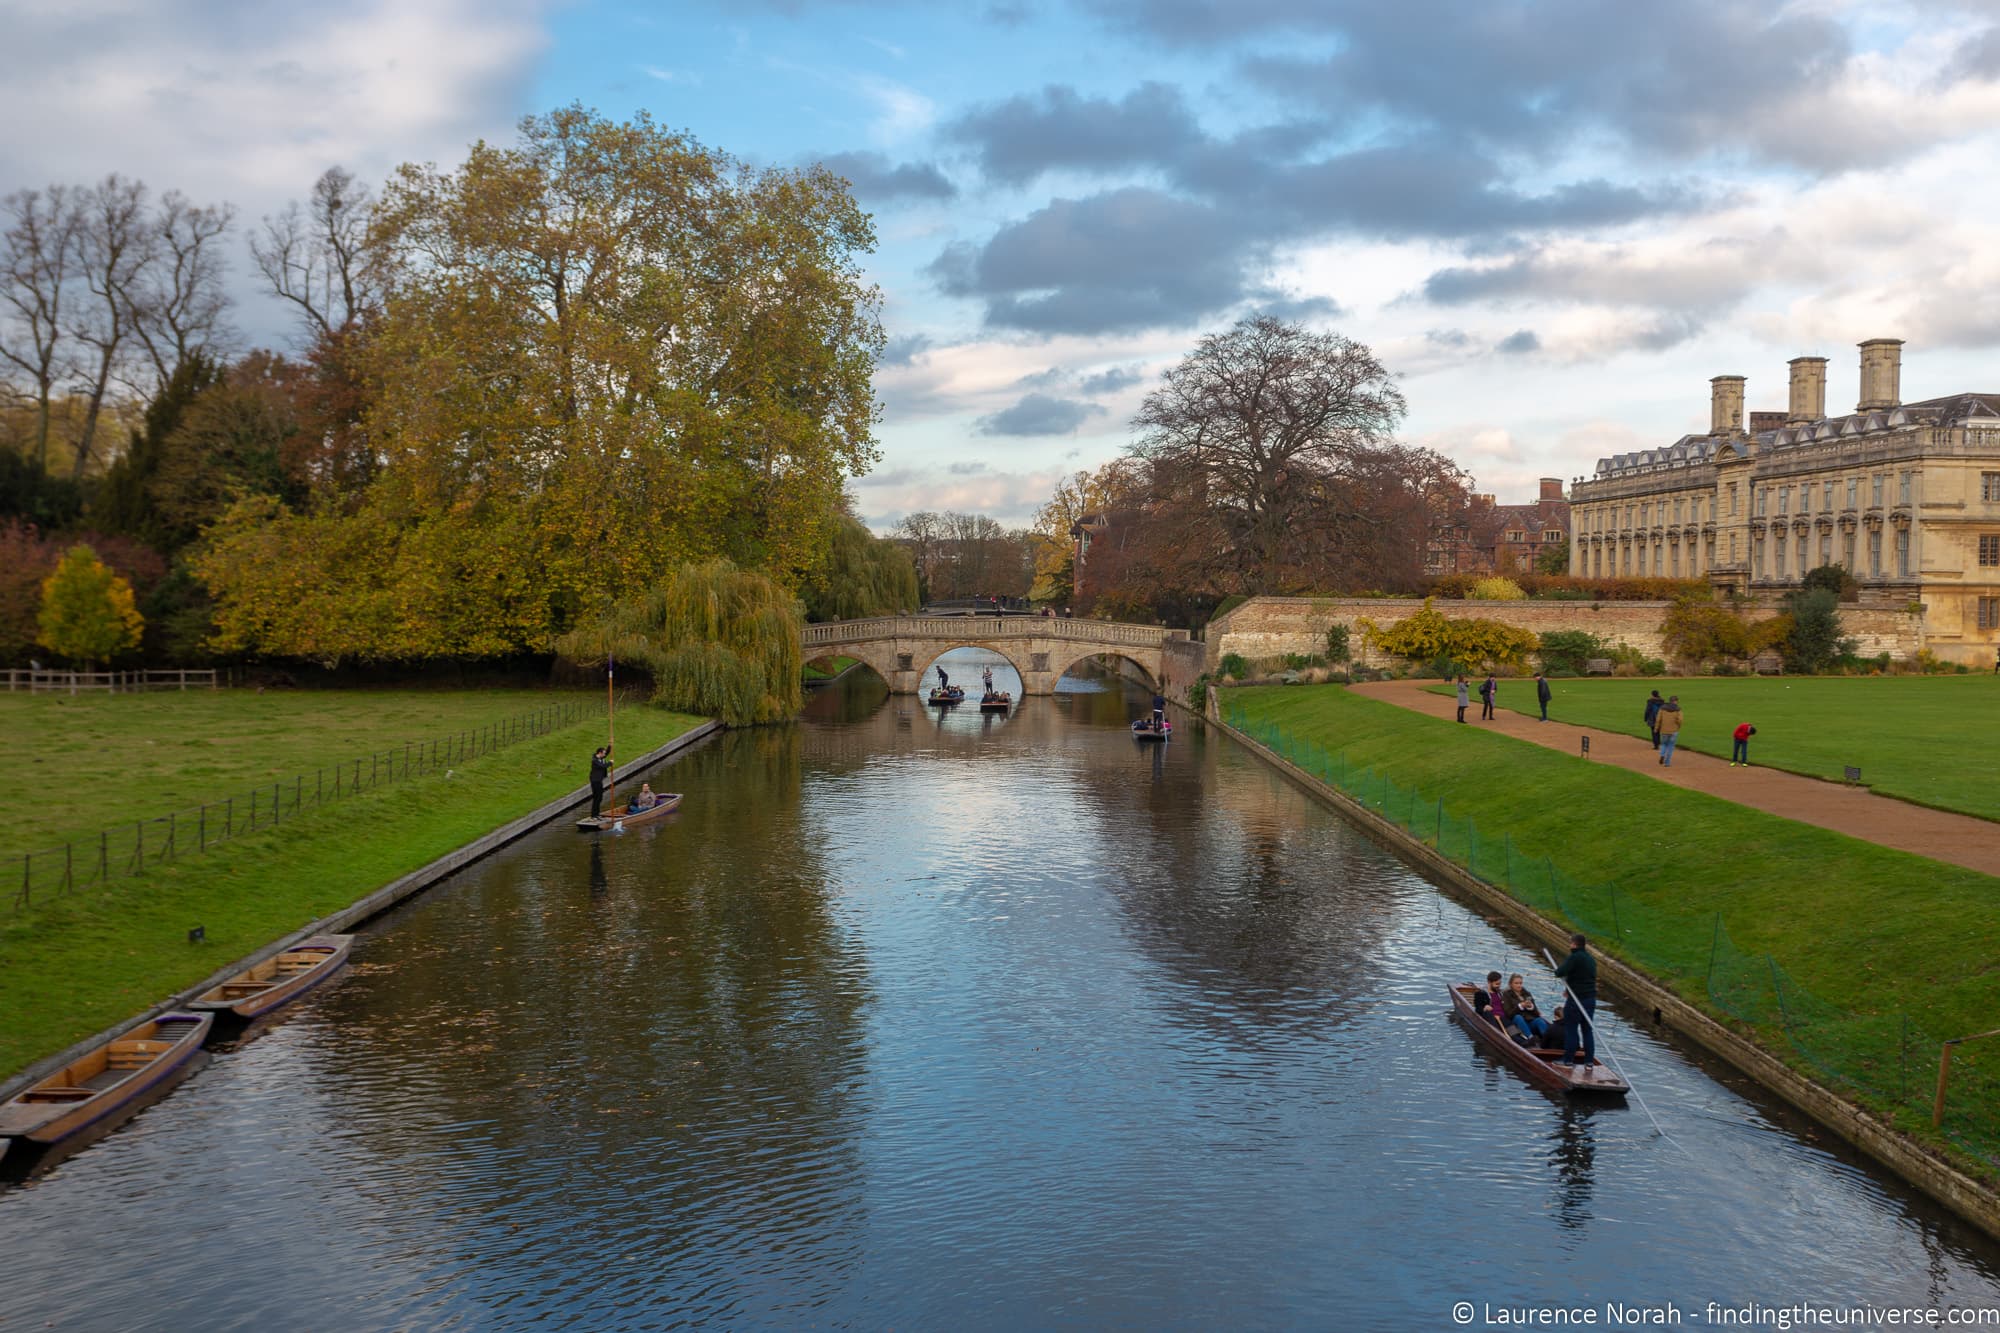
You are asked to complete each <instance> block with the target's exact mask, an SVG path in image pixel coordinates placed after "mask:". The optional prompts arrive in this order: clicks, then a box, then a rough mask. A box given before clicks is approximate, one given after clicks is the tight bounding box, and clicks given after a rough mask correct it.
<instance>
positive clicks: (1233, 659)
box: [1220, 653, 1250, 680]
mask: <svg viewBox="0 0 2000 1333" xmlns="http://www.w3.org/2000/svg"><path fill="white" fill-rule="evenodd" d="M1220 669H1221V671H1222V674H1223V675H1224V676H1228V677H1231V678H1232V679H1235V680H1241V679H1243V677H1245V676H1247V675H1249V674H1250V664H1249V663H1248V662H1246V661H1244V660H1243V654H1241V653H1224V654H1223V655H1222V665H1221V668H1220Z"/></svg>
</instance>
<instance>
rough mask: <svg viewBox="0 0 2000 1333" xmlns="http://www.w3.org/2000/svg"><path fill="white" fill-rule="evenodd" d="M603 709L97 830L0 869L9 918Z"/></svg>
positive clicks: (496, 730)
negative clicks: (9, 897) (8, 892)
mask: <svg viewBox="0 0 2000 1333" xmlns="http://www.w3.org/2000/svg"><path fill="white" fill-rule="evenodd" d="M603 713H604V701H603V700H601V699H600V700H596V701H594V702H593V701H590V700H586V699H582V698H579V699H569V700H563V701H560V702H557V703H553V704H549V705H546V706H545V707H542V708H537V709H533V710H531V711H529V712H526V713H521V714H518V715H516V716H513V717H509V718H505V719H502V720H501V721H498V722H494V723H490V724H488V725H486V726H482V727H474V728H470V729H468V730H463V731H456V732H451V733H449V734H446V735H442V736H431V737H427V738H425V739H422V740H408V741H404V742H403V743H402V744H401V745H392V746H389V747H388V748H386V749H382V750H375V751H372V752H371V753H368V754H365V755H361V756H359V757H357V758H353V759H346V760H343V761H341V762H340V763H337V764H334V765H332V766H330V767H325V768H316V769H314V770H312V771H311V772H310V773H295V774H293V775H292V776H291V777H289V778H283V779H280V780H278V781H274V782H268V783H259V784H257V785H256V786H254V787H251V788H249V789H248V790H245V791H239V792H235V793H232V794H230V795H228V796H225V797H223V798H222V799H220V800H216V801H208V802H205V803H203V804H201V805H198V806H188V807H185V808H183V809H179V810H169V811H168V812H167V813H165V814H162V815H151V816H148V817H146V818H143V819H135V820H133V821H132V822H131V823H129V824H120V825H118V826H116V827H115V828H108V829H102V830H100V831H98V832H97V833H94V834H90V835H87V836H85V837H83V838H79V839H73V840H71V841H69V842H65V843H63V844H62V845H61V846H59V847H50V848H45V849H43V850H41V851H33V852H25V853H21V854H18V855H15V856H10V857H8V858H6V859H5V860H4V861H0V876H5V877H6V878H4V879H0V883H10V884H11V885H12V886H13V898H14V911H15V913H16V914H19V913H21V912H23V911H26V910H27V909H28V908H29V907H30V906H32V905H33V904H35V903H38V902H47V901H49V900H51V899H55V898H60V897H63V896H64V895H66V894H69V893H73V892H75V891H77V890H79V889H88V888H91V887H93V886H95V885H99V884H106V883H109V882H111V881H112V880H115V879H129V878H134V877H136V876H139V875H143V874H145V873H146V869H147V867H148V866H157V865H158V864H159V863H160V862H162V861H177V860H181V859H183V858H185V857H189V856H199V855H201V854H203V853H205V852H207V851H208V850H209V849H210V848H213V847H217V846H220V845H221V844H223V843H225V842H228V841H229V840H230V839H232V838H238V837H242V836H243V835H245V834H247V833H254V832H261V831H264V830H267V829H273V828H277V827H279V826H281V825H283V824H284V823H285V822H286V821H288V820H292V819H296V818H298V816H299V815H300V814H302V813H304V812H305V811H308V810H312V809H314V808H316V807H318V806H322V805H327V804H329V803H331V802H334V801H340V800H345V799H347V798H348V797H351V796H359V795H361V794H362V793H363V792H369V791H374V790H375V789H376V788H378V787H384V786H387V785H389V784H391V783H395V782H402V781H404V780H406V779H409V778H419V777H423V776H424V775H426V774H432V773H440V772H445V771H448V770H449V769H450V768H451V767H452V766H453V765H455V764H463V763H466V762H467V761H469V760H473V759H477V758H479V757H480V756H482V755H488V754H492V753H493V752H494V751H495V750H501V749H505V748H506V747H507V746H510V745H514V744H517V743H519V742H521V741H525V740H533V739H535V738H536V737H539V736H546V735H548V734H549V733H551V732H554V731H557V730H560V729H562V728H564V727H568V726H571V725H573V724H575V723H577V722H580V721H583V720H584V719H585V718H588V717H594V716H596V717H601V716H602V715H603Z"/></svg>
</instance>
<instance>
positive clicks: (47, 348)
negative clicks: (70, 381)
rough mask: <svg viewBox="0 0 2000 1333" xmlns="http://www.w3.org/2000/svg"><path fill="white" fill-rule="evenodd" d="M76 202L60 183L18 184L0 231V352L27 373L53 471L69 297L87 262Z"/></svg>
mask: <svg viewBox="0 0 2000 1333" xmlns="http://www.w3.org/2000/svg"><path fill="white" fill-rule="evenodd" d="M76 205H77V201H76V199H75V197H74V196H73V195H72V193H71V192H70V191H69V190H67V189H65V188H64V187H62V186H60V185H54V186H51V187H49V189H48V190H47V191H46V192H44V191H41V190H17V191H15V192H14V193H13V194H10V195H8V196H7V197H6V199H5V200H0V208H4V210H5V216H6V222H7V229H6V231H5V232H4V233H0V265H4V271H0V282H4V283H5V289H4V291H0V300H4V301H5V302H6V306H5V310H6V315H7V318H6V321H5V323H4V324H0V357H5V358H6V360H7V361H8V362H9V363H10V364H12V365H13V366H16V367H18V368H19V369H20V370H21V371H22V372H23V373H24V374H25V375H26V376H27V377H28V381H29V385H30V391H29V394H28V395H27V396H30V397H32V398H33V400H34V403H35V465H36V468H37V469H38V470H40V471H46V470H47V468H48V462H49V425H50V412H51V404H52V401H53V399H54V396H55V385H56V381H57V380H58V379H59V378H61V376H62V374H63V364H62V360H61V349H62V339H63V333H64V329H63V310H62V304H63V297H64V295H65V294H66V292H67V290H68V288H69V285H70V280H71V275H72V273H73V271H74V270H75V268H76V266H77V265H78V263H79V262H80V255H79V254H78V230H79V216H78V210H77V206H76Z"/></svg>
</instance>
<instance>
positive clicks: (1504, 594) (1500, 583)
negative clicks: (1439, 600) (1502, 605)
mask: <svg viewBox="0 0 2000 1333" xmlns="http://www.w3.org/2000/svg"><path fill="white" fill-rule="evenodd" d="M1465 595H1466V596H1467V597H1468V598H1470V599H1471V600H1473V601H1475V602H1518V601H1521V600H1523V599H1525V598H1526V597H1527V595H1528V594H1527V593H1525V592H1523V591H1521V585H1520V584H1518V583H1516V582H1514V580H1512V579H1510V578H1507V577H1506V576H1505V575H1501V574H1493V575H1489V576H1488V577H1486V578H1483V579H1478V580H1475V581H1474V583H1473V585H1472V588H1471V590H1470V591H1469V592H1467V593H1466V594H1465Z"/></svg>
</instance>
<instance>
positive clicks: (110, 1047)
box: [0, 1013, 215, 1167]
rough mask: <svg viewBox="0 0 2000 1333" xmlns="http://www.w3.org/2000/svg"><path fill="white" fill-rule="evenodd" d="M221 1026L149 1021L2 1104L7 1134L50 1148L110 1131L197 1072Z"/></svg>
mask: <svg viewBox="0 0 2000 1333" xmlns="http://www.w3.org/2000/svg"><path fill="white" fill-rule="evenodd" d="M214 1021H215V1016H214V1015H213V1014H207V1013H199V1014H162V1015H160V1017H158V1018H156V1019H154V1020H153V1021H152V1022H150V1023H141V1024H140V1025H139V1026H138V1027H135V1028H133V1029H132V1030H131V1031H129V1032H127V1033H125V1034H124V1035H123V1036H120V1037H116V1038H113V1039H112V1040H111V1041H108V1042H106V1043H104V1045H102V1046H99V1047H98V1048H97V1049H96V1050H94V1051H91V1052H90V1053H88V1054H87V1055H84V1056H83V1057H82V1058H80V1059H78V1060H76V1061H74V1062H73V1063H71V1064H69V1065H67V1066H65V1067H64V1068H62V1069H60V1070H58V1071H57V1072H55V1073H54V1074H51V1075H49V1077H47V1078H45V1079H43V1080H42V1081H41V1082H39V1083H37V1084H35V1086H34V1087H32V1088H29V1089H28V1090H27V1091H26V1092H24V1093H22V1094H21V1095H20V1096H18V1097H16V1098H14V1099H13V1100H12V1101H10V1102H6V1103H4V1104H0V1135H5V1136H7V1138H9V1139H19V1140H22V1141H23V1142H24V1143H28V1144H33V1145H36V1146H39V1147H41V1148H45V1149H46V1148H62V1147H69V1146H72V1145H73V1144H75V1143H77V1142H78V1141H80V1140H82V1139H84V1138H86V1137H94V1136H95V1135H97V1134H100V1133H104V1132H107V1131H109V1130H110V1129H112V1128H114V1127H115V1126H116V1125H117V1124H118V1123H119V1122H120V1121H122V1120H123V1119H124V1118H125V1117H126V1116H128V1115H131V1114H133V1113H134V1112H136V1111H138V1110H139V1108H140V1107H141V1106H143V1105H145V1104H146V1102H147V1100H149V1097H150V1096H151V1095H155V1094H158V1093H162V1092H164V1091H165V1090H166V1089H167V1088H170V1087H172V1086H173V1084H174V1083H175V1082H176V1081H178V1080H179V1079H180V1078H182V1077H185V1076H186V1075H187V1074H189V1073H191V1072H193V1071H192V1068H191V1067H190V1062H191V1061H192V1060H193V1059H194V1057H195V1056H196V1055H197V1054H198V1053H199V1052H200V1051H201V1044H202V1042H203V1041H204V1040H206V1039H207V1037H208V1029H209V1025H210V1024H211V1023H213V1022H214ZM8 1165H9V1167H12V1165H13V1163H11V1162H9V1163H8Z"/></svg>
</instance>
